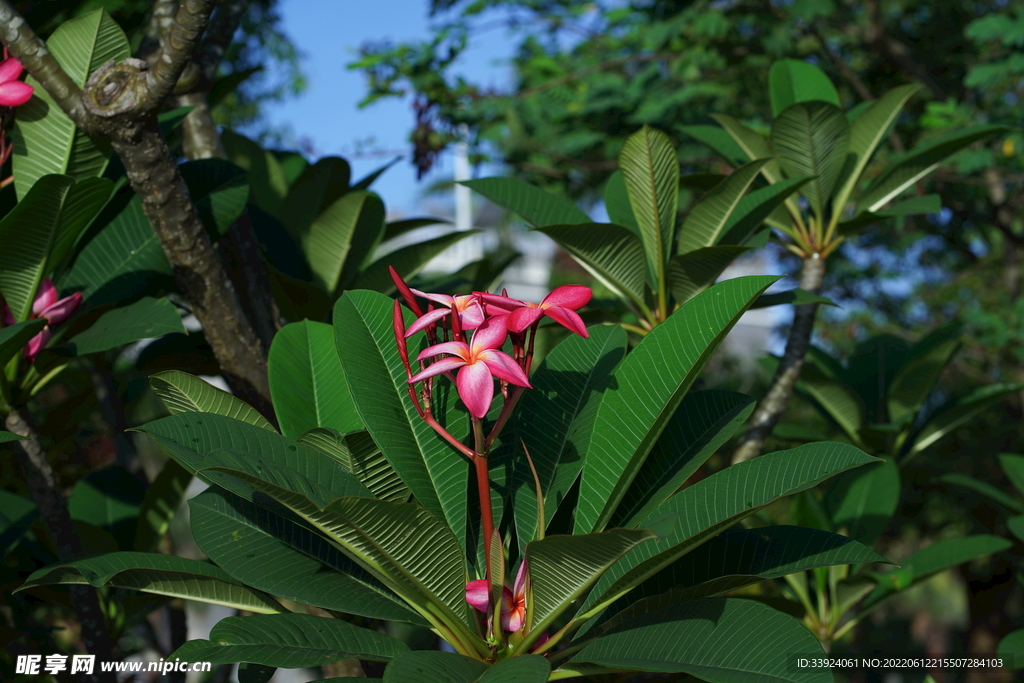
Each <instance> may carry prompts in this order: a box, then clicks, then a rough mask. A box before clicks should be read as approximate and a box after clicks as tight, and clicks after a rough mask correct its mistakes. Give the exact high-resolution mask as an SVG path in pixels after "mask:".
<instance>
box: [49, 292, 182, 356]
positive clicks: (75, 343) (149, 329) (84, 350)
mask: <svg viewBox="0 0 1024 683" xmlns="http://www.w3.org/2000/svg"><path fill="white" fill-rule="evenodd" d="M174 332H179V333H182V334H184V333H186V332H187V330H186V329H185V326H184V325H183V324H182V323H181V315H180V314H179V313H178V309H177V307H176V306H175V305H174V304H172V303H171V302H170V301H169V300H167V299H166V298H163V299H154V298H152V297H148V296H147V297H144V298H142V299H139V300H138V301H136V302H135V303H133V304H129V305H128V306H124V307H122V308H115V309H113V310H110V311H107V312H106V313H104V314H103V315H101V316H100V317H99V319H98V320H97V321H96V322H94V323H93V324H92V325H91V326H90V327H89V329H87V330H85V331H84V332H80V333H78V334H76V335H75V336H74V337H72V338H71V340H70V341H68V346H69V347H70V351H71V353H73V354H75V355H76V356H85V355H88V354H90V353H100V352H101V351H108V350H110V349H114V348H117V347H119V346H124V345H125V344H131V343H133V342H137V341H139V340H140V339H152V338H154V337H162V336H163V335H165V334H172V333H174Z"/></svg>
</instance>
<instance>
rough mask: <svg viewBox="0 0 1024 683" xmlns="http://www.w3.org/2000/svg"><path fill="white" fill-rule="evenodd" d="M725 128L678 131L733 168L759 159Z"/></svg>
mask: <svg viewBox="0 0 1024 683" xmlns="http://www.w3.org/2000/svg"><path fill="white" fill-rule="evenodd" d="M723 128H724V126H723V127H722V128H720V127H718V126H679V128H678V130H679V131H680V132H682V133H685V134H686V135H689V136H690V137H691V138H693V139H694V140H696V141H697V142H700V143H702V144H704V145H707V146H708V147H710V148H711V149H712V150H713V151H714V152H715V153H716V154H717V155H718V156H720V157H722V158H723V159H725V160H726V161H728V162H729V163H730V164H731V165H733V166H739V165H740V164H742V163H743V162H744V161H749V160H750V159H756V158H757V156H756V155H754V156H750V155H749V154H747V153H746V151H745V149H744V148H743V147H741V146H740V145H739V144H737V142H736V140H734V139H733V136H732V135H730V134H729V133H728V132H726V131H725V130H723ZM609 215H611V214H609Z"/></svg>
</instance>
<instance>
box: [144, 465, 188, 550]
mask: <svg viewBox="0 0 1024 683" xmlns="http://www.w3.org/2000/svg"><path fill="white" fill-rule="evenodd" d="M191 481H192V473H191V472H189V471H188V470H186V469H185V468H184V467H182V466H181V465H179V464H178V463H177V461H175V460H168V461H167V462H166V463H164V466H163V468H162V469H161V470H160V474H158V475H157V477H156V479H154V480H153V482H152V483H151V484H150V485H149V488H147V489H146V497H145V498H143V499H142V504H141V505H140V506H139V515H138V523H137V525H136V530H135V544H134V549H135V550H138V551H142V552H154V551H155V550H156V546H157V544H158V543H159V542H160V539H162V538H163V536H164V534H166V533H167V530H168V529H170V527H171V520H172V519H174V515H175V513H176V512H177V511H178V506H179V505H180V504H181V501H182V500H183V499H184V496H185V489H186V488H187V487H188V485H189V482H191Z"/></svg>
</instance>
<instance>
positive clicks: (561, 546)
mask: <svg viewBox="0 0 1024 683" xmlns="http://www.w3.org/2000/svg"><path fill="white" fill-rule="evenodd" d="M656 537H657V536H656V535H655V533H654V532H652V531H649V530H647V529H610V530H608V531H604V532H601V533H597V534H582V535H573V536H548V537H546V538H544V539H543V540H540V541H534V542H532V543H530V544H529V545H528V546H526V561H527V562H528V567H529V572H530V596H531V600H532V603H531V604H530V614H529V617H530V624H529V628H530V631H531V632H533V631H536V632H537V633H538V634H540V633H544V632H545V631H547V630H548V628H549V627H550V626H551V625H552V623H553V622H554V620H555V619H557V618H558V616H559V615H561V613H562V612H564V611H565V610H566V609H567V608H569V607H570V606H571V605H573V604H574V603H576V602H577V601H578V600H579V599H580V598H581V597H582V596H583V595H584V594H586V592H587V591H588V590H589V589H590V587H591V586H593V585H594V582H596V581H597V580H598V579H599V578H600V577H601V574H603V573H604V572H605V570H607V569H608V568H609V567H610V566H612V564H614V563H615V562H616V561H617V560H618V559H619V558H620V557H622V556H623V555H624V554H626V553H627V552H629V551H630V550H632V549H633V548H635V547H636V546H637V545H639V544H641V543H643V542H644V541H649V540H651V539H653V538H656Z"/></svg>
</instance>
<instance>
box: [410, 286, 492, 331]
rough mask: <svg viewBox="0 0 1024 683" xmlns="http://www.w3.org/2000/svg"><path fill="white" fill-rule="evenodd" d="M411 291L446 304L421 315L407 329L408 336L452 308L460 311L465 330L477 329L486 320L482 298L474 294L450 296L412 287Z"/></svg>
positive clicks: (428, 325)
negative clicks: (481, 303)
mask: <svg viewBox="0 0 1024 683" xmlns="http://www.w3.org/2000/svg"><path fill="white" fill-rule="evenodd" d="M409 291H410V292H412V293H413V294H415V295H416V296H421V297H423V298H424V299H430V300H431V301H433V302H435V303H439V304H441V305H442V306H444V308H438V309H436V310H433V311H429V312H427V313H424V314H423V315H421V316H420V317H419V318H418V319H417V320H416V322H414V323H413V324H412V325H410V326H409V329H408V330H406V331H405V336H406V337H411V336H412V335H414V334H416V333H417V332H419V331H420V330H423V329H426V328H427V327H430V326H431V325H433V324H434V323H436V322H437V321H439V320H441V319H442V318H444V317H445V316H446V315H448V314H449V313H451V312H452V310H455V311H458V313H459V322H460V323H462V329H464V330H475V329H476V328H478V327H480V325H482V324H483V322H484V309H483V306H481V305H480V300H479V299H478V298H477V297H476V296H474V295H472V294H466V295H464V296H448V295H447V294H429V293H427V292H421V291H420V290H418V289H411V288H410V289H409Z"/></svg>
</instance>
